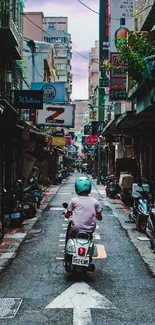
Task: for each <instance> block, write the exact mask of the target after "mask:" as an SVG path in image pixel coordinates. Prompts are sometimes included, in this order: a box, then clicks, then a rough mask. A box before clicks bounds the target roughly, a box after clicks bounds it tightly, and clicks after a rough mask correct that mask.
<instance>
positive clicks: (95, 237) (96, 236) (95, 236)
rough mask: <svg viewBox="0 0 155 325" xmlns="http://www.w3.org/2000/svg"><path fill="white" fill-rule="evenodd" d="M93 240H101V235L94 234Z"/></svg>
mask: <svg viewBox="0 0 155 325" xmlns="http://www.w3.org/2000/svg"><path fill="white" fill-rule="evenodd" d="M93 239H95V240H99V239H101V237H100V234H95V235H94V234H93Z"/></svg>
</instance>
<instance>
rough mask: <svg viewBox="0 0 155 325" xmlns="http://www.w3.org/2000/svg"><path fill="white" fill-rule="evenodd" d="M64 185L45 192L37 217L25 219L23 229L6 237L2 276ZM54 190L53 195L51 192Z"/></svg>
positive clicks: (0, 251)
mask: <svg viewBox="0 0 155 325" xmlns="http://www.w3.org/2000/svg"><path fill="white" fill-rule="evenodd" d="M63 184H64V182H62V183H61V184H59V185H55V186H54V185H53V186H51V187H48V188H47V189H46V190H45V192H44V196H43V198H44V197H45V198H44V200H43V199H42V204H41V205H40V209H37V213H36V215H35V217H34V218H32V219H25V220H24V222H23V224H22V225H23V227H22V228H16V229H9V231H8V232H7V233H6V234H5V235H4V237H3V239H2V240H1V242H0V274H1V273H2V272H3V271H4V270H5V269H6V267H8V265H9V264H10V263H11V262H12V260H13V259H14V258H15V257H16V255H17V252H18V250H19V247H20V246H21V244H22V242H23V241H24V239H25V238H26V236H27V235H28V233H29V232H30V231H31V230H32V229H33V227H34V225H35V224H36V222H37V221H38V219H39V218H41V216H42V213H43V211H44V210H45V209H46V207H47V206H48V204H49V202H51V201H52V199H53V198H54V197H55V195H56V193H57V192H58V190H59V189H60V187H61V186H62V185H63ZM52 190H54V191H53V193H52V192H51V191H52ZM46 193H48V194H46Z"/></svg>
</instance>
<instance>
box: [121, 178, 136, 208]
mask: <svg viewBox="0 0 155 325" xmlns="http://www.w3.org/2000/svg"><path fill="white" fill-rule="evenodd" d="M132 184H133V176H132V175H131V174H129V173H127V172H121V173H120V177H119V185H120V188H121V191H120V198H121V200H122V201H123V203H125V204H126V205H128V206H132V205H133V198H132Z"/></svg>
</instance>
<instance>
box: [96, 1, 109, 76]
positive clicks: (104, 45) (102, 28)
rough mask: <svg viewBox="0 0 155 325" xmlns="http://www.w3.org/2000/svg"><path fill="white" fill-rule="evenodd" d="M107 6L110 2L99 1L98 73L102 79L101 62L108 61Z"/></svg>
mask: <svg viewBox="0 0 155 325" xmlns="http://www.w3.org/2000/svg"><path fill="white" fill-rule="evenodd" d="M109 5H110V0H100V15H99V48H100V52H99V60H100V72H101V77H102V78H103V77H104V75H105V72H104V71H103V62H104V61H108V60H109Z"/></svg>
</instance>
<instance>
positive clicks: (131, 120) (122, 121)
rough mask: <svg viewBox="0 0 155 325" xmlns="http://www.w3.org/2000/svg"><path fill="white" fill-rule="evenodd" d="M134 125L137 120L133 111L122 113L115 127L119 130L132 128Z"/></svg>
mask: <svg viewBox="0 0 155 325" xmlns="http://www.w3.org/2000/svg"><path fill="white" fill-rule="evenodd" d="M136 124H137V119H136V113H135V112H134V111H129V112H124V113H123V114H122V115H121V116H120V117H119V118H118V120H117V121H116V127H117V128H121V129H125V128H128V129H129V128H133V127H135V125H136Z"/></svg>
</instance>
